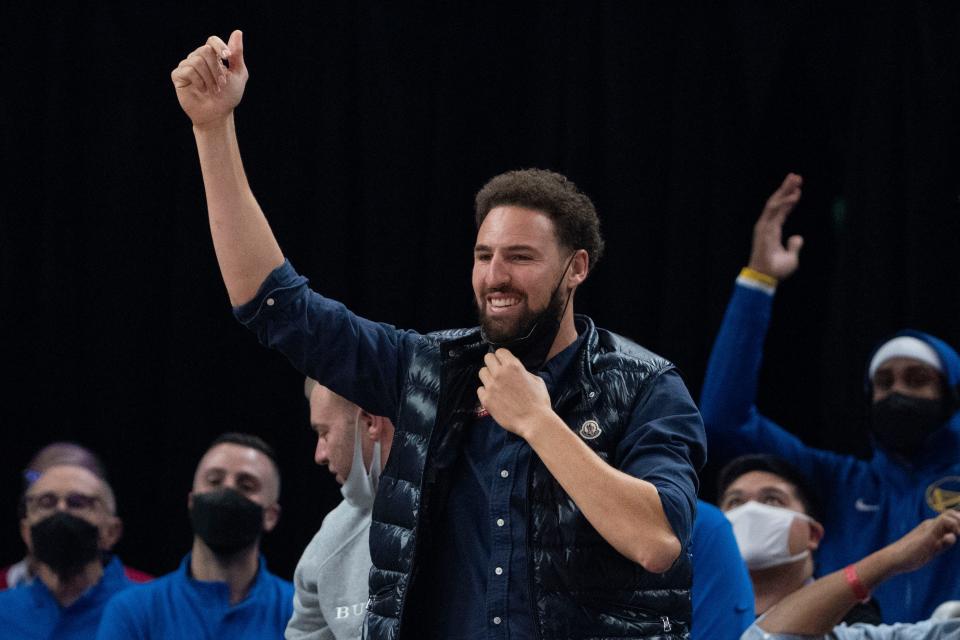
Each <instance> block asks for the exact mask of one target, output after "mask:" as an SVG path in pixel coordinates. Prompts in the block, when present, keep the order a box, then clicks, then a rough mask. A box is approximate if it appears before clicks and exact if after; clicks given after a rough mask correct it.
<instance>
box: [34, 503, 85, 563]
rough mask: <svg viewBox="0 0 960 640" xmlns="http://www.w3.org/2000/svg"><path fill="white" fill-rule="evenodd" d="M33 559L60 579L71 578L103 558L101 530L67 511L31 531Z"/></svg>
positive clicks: (53, 516)
mask: <svg viewBox="0 0 960 640" xmlns="http://www.w3.org/2000/svg"><path fill="white" fill-rule="evenodd" d="M30 540H31V542H32V545H31V546H32V552H33V557H34V558H36V559H37V560H38V561H40V562H42V563H43V564H45V565H47V566H48V567H50V569H51V570H52V571H53V572H54V573H56V574H57V576H59V577H60V579H61V580H64V579H67V578H71V577H73V576H75V575H77V574H79V573H80V572H81V571H83V568H84V567H85V566H87V565H88V564H90V563H91V562H93V561H94V560H97V559H98V558H99V556H100V530H99V529H97V527H96V525H93V524H90V523H89V522H87V521H86V520H84V519H83V518H78V517H77V516H75V515H72V514H70V513H67V512H65V511H58V512H56V513H54V514H53V515H51V516H47V517H46V518H44V519H43V520H41V521H40V522H38V523H36V524H35V525H33V526H32V527H30Z"/></svg>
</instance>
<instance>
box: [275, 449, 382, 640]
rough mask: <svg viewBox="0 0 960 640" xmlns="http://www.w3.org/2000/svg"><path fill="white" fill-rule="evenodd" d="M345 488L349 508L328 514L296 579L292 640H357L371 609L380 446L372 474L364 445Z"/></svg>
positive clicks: (343, 506)
mask: <svg viewBox="0 0 960 640" xmlns="http://www.w3.org/2000/svg"><path fill="white" fill-rule="evenodd" d="M355 443H356V444H355V446H354V456H353V465H352V467H351V469H350V474H349V476H348V477H347V481H346V482H345V483H344V484H343V487H342V488H341V490H340V491H341V493H342V494H343V498H344V499H343V502H341V503H340V504H339V505H338V506H337V507H336V508H335V509H334V510H333V511H331V512H330V513H328V514H327V516H326V517H325V518H324V519H323V523H322V524H321V525H320V530H319V531H317V535H315V536H314V537H313V540H311V541H310V544H308V545H307V548H306V549H305V550H304V552H303V555H302V556H301V557H300V562H298V563H297V569H296V571H295V572H294V574H293V584H294V587H295V588H296V592H295V593H294V596H293V617H292V618H291V619H290V622H289V623H288V624H287V630H286V632H285V634H284V637H285V638H286V639H287V640H331V639H334V638H335V639H336V640H357V639H359V638H360V630H361V627H362V626H363V616H364V614H365V613H366V607H367V594H368V587H367V578H368V575H369V574H370V564H371V560H370V512H371V509H372V508H373V498H374V496H375V495H376V486H377V480H378V479H379V476H380V445H379V443H377V444H376V445H375V446H374V453H373V461H372V463H371V465H370V467H371V472H370V473H369V474H368V473H367V471H366V468H365V467H364V464H363V456H362V453H361V451H360V444H359V443H360V440H359V438H355Z"/></svg>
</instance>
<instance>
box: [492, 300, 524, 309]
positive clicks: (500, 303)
mask: <svg viewBox="0 0 960 640" xmlns="http://www.w3.org/2000/svg"><path fill="white" fill-rule="evenodd" d="M519 301H520V300H519V298H491V300H490V306H491V307H495V308H498V309H499V308H503V307H512V306H513V305H515V304H517V303H518V302H519Z"/></svg>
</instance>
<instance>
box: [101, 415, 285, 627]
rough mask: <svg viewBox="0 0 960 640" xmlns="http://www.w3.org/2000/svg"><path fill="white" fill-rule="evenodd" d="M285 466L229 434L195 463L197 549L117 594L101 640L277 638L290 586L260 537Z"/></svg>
mask: <svg viewBox="0 0 960 640" xmlns="http://www.w3.org/2000/svg"><path fill="white" fill-rule="evenodd" d="M279 496H280V470H279V468H278V467H277V463H276V456H275V455H274V453H273V450H272V449H271V448H270V446H269V445H267V443H265V442H264V441H263V440H261V439H260V438H257V437H256V436H251V435H246V434H239V433H228V434H225V435H222V436H220V437H219V438H217V439H216V440H215V441H214V442H213V444H212V445H211V446H210V448H209V449H208V450H207V452H206V453H205V454H204V455H203V458H202V459H201V460H200V464H199V465H197V470H196V473H195V474H194V477H193V491H191V492H190V495H189V498H188V507H189V511H190V523H191V524H192V526H193V532H194V536H193V548H192V549H191V551H190V552H189V553H188V554H187V556H186V557H185V558H184V559H183V562H181V564H180V568H179V569H177V570H176V571H174V572H173V573H170V574H167V575H165V576H163V577H161V578H157V579H156V580H154V581H153V582H150V583H148V584H145V585H140V586H138V587H136V588H134V589H130V590H129V591H127V592H126V593H123V594H120V596H118V597H117V598H114V599H113V601H112V602H110V605H109V606H108V607H107V610H106V611H105V612H104V615H103V621H102V622H101V624H100V631H99V633H98V634H97V638H99V639H100V640H121V639H122V640H132V639H140V640H159V639H163V640H179V639H183V638H190V640H214V639H219V638H230V639H231V640H238V639H246V638H250V639H253V638H279V637H282V635H283V629H284V627H286V625H287V620H289V619H290V615H291V614H292V613H293V585H291V584H290V583H289V582H287V581H286V580H281V579H280V578H278V577H276V576H275V575H273V574H272V573H270V572H269V571H267V566H266V562H265V561H264V559H263V557H262V556H261V555H260V538H261V536H262V535H263V533H265V532H269V531H271V530H272V529H273V528H274V527H275V526H276V524H277V520H278V519H279V518H280V505H279V503H278V502H277V500H278V498H279Z"/></svg>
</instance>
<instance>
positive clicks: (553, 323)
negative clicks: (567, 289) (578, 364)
mask: <svg viewBox="0 0 960 640" xmlns="http://www.w3.org/2000/svg"><path fill="white" fill-rule="evenodd" d="M575 257H576V253H574V255H572V256H570V260H568V261H567V266H565V267H564V268H563V273H562V274H561V275H560V280H559V282H557V286H556V287H554V289H553V293H552V294H551V295H550V302H549V303H547V308H546V309H544V310H543V311H541V312H540V313H539V314H537V315H536V316H535V317H534V318H533V321H532V322H531V323H530V324H529V325H528V326H529V328H527V327H521V328H520V332H519V333H520V334H521V335H520V336H518V337H513V338H510V339H507V340H503V341H501V342H494V341H493V340H491V339H490V337H489V335H487V332H486V330H485V329H484V328H483V326H482V319H481V328H480V336H481V337H482V338H483V340H484V342H486V343H487V344H488V345H490V351H496V350H497V349H506V350H507V351H509V352H510V353H512V354H513V355H514V357H515V358H517V359H518V360H519V361H520V362H522V363H523V366H524V367H525V368H526V369H527V371H530V372H531V373H535V372H536V371H538V370H540V368H541V367H543V365H544V364H545V363H546V361H547V355H548V354H549V353H550V347H552V346H553V341H554V340H556V339H557V333H559V332H560V322H561V321H562V320H563V314H564V313H566V312H567V305H569V304H570V295H568V296H567V299H566V300H564V301H563V304H561V303H560V298H559V297H557V292H558V291H560V285H562V284H563V278H564V277H565V276H566V275H567V270H568V269H569V268H570V265H571V264H572V263H573V259H574V258H575ZM524 329H526V331H524Z"/></svg>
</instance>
